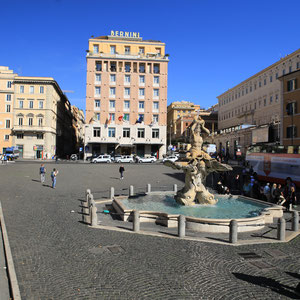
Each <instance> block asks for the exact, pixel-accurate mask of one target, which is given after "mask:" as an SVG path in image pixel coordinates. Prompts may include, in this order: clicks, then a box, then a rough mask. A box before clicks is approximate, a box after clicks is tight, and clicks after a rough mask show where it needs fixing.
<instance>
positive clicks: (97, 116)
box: [96, 113, 100, 121]
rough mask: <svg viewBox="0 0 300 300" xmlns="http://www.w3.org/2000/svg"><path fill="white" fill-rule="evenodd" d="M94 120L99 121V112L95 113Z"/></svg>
mask: <svg viewBox="0 0 300 300" xmlns="http://www.w3.org/2000/svg"><path fill="white" fill-rule="evenodd" d="M96 120H97V121H100V114H99V113H97V114H96Z"/></svg>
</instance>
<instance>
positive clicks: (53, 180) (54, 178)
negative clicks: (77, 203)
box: [52, 177, 56, 189]
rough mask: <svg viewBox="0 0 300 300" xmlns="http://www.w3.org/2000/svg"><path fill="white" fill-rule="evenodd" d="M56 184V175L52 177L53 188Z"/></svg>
mask: <svg viewBox="0 0 300 300" xmlns="http://www.w3.org/2000/svg"><path fill="white" fill-rule="evenodd" d="M55 185H56V177H53V178H52V188H53V189H54V188H55Z"/></svg>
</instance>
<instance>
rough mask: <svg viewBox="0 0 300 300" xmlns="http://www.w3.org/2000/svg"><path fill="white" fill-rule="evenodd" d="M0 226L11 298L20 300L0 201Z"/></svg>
mask: <svg viewBox="0 0 300 300" xmlns="http://www.w3.org/2000/svg"><path fill="white" fill-rule="evenodd" d="M0 225H1V229H2V235H3V242H4V255H5V256H6V263H7V268H8V276H9V281H10V285H11V290H12V296H13V299H14V300H21V294H20V289H19V284H18V280H17V275H16V271H15V266H14V262H13V258H12V254H11V249H10V245H9V241H8V235H7V231H6V226H5V221H4V216H3V211H2V205H1V201H0Z"/></svg>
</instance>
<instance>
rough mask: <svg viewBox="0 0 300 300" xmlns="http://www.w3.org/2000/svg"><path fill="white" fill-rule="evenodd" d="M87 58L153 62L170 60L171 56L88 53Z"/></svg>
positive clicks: (130, 53)
mask: <svg viewBox="0 0 300 300" xmlns="http://www.w3.org/2000/svg"><path fill="white" fill-rule="evenodd" d="M86 56H93V57H106V58H127V59H131V58H132V59H138V58H139V59H153V60H158V59H159V60H169V56H168V55H166V56H162V55H161V54H158V53H145V54H144V53H132V52H116V53H103V52H98V53H96V52H93V51H88V52H87V54H86Z"/></svg>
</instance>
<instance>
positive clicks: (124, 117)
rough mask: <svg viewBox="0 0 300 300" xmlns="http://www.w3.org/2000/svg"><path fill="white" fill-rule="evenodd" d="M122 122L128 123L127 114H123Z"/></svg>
mask: <svg viewBox="0 0 300 300" xmlns="http://www.w3.org/2000/svg"><path fill="white" fill-rule="evenodd" d="M123 120H124V121H127V122H129V114H124V116H123Z"/></svg>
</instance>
